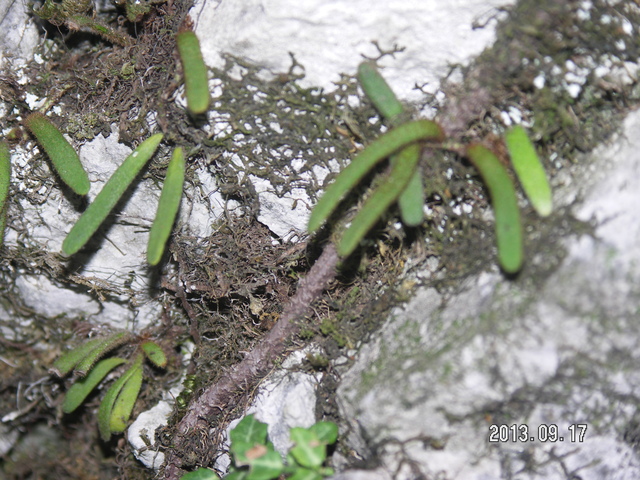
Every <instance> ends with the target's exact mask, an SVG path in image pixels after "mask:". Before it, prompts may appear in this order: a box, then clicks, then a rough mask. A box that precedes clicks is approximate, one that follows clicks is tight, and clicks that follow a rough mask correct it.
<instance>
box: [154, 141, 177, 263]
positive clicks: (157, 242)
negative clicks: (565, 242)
mask: <svg viewBox="0 0 640 480" xmlns="http://www.w3.org/2000/svg"><path fill="white" fill-rule="evenodd" d="M184 168H185V161H184V153H183V152H182V148H180V147H177V148H176V149H175V150H174V151H173V156H172V158H171V161H170V162H169V166H168V167H167V176H166V177H165V179H164V185H163V187H162V193H161V194H160V201H159V202H158V211H157V213H156V217H155V218H154V220H153V225H152V226H151V231H150V232H149V243H148V246H147V262H149V265H157V264H158V263H159V262H160V259H161V258H162V254H163V253H164V248H165V245H166V243H167V240H168V239H169V235H171V229H172V228H173V224H174V222H175V219H176V215H177V214H178V210H179V209H180V199H181V198H182V186H183V184H184Z"/></svg>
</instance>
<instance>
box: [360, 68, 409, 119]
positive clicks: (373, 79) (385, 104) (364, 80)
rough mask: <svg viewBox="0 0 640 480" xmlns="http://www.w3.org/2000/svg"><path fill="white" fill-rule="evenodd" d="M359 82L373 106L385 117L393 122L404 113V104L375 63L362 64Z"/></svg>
mask: <svg viewBox="0 0 640 480" xmlns="http://www.w3.org/2000/svg"><path fill="white" fill-rule="evenodd" d="M358 81H359V82H360V85H361V86H362V90H363V91H364V93H365V94H366V95H367V97H369V99H370V100H371V102H372V103H373V106H374V107H376V110H378V111H379V112H380V113H381V114H382V116H383V117H386V118H388V119H389V120H390V121H391V122H393V120H394V118H395V117H396V116H398V115H400V114H401V113H402V112H403V111H404V107H403V106H402V103H400V101H399V100H398V98H397V97H396V96H395V94H394V93H393V90H391V87H390V86H389V84H388V83H387V82H386V80H385V79H384V77H383V76H382V75H380V72H378V69H377V68H376V65H375V64H374V63H373V62H362V63H361V64H360V65H359V66H358Z"/></svg>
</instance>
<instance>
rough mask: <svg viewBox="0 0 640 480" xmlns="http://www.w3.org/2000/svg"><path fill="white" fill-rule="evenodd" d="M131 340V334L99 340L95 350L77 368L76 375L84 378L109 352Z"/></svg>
mask: <svg viewBox="0 0 640 480" xmlns="http://www.w3.org/2000/svg"><path fill="white" fill-rule="evenodd" d="M130 338H131V334H130V333H129V332H118V333H114V334H113V335H109V336H108V337H106V338H99V339H97V340H98V343H97V345H96V346H95V348H93V349H91V351H90V352H89V353H87V355H85V356H84V358H83V359H82V360H80V362H78V364H77V365H76V366H75V373H76V374H77V375H79V376H81V377H84V376H85V375H86V374H87V372H88V371H89V370H91V369H92V368H93V366H94V365H95V363H96V362H97V361H98V360H99V359H100V358H102V357H103V356H104V355H105V354H106V353H107V352H109V351H110V350H113V349H114V348H116V347H119V346H120V345H123V344H124V343H126V342H128V341H129V340H130Z"/></svg>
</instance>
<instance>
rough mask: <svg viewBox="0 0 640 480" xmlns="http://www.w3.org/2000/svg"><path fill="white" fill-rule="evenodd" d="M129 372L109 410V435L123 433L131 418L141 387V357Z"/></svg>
mask: <svg viewBox="0 0 640 480" xmlns="http://www.w3.org/2000/svg"><path fill="white" fill-rule="evenodd" d="M131 370H133V371H132V372H131V375H129V378H128V379H127V380H126V382H125V383H124V385H123V386H122V389H121V390H120V393H119V394H118V398H117V399H116V401H115V403H114V404H113V408H112V410H111V417H110V418H109V429H110V430H111V433H120V432H124V429H125V428H127V422H128V421H129V417H131V412H132V411H133V406H134V405H135V403H136V400H137V399H138V394H139V393H140V388H141V387H142V371H143V369H142V356H139V357H138V359H136V361H135V363H134V365H133V366H132V367H131Z"/></svg>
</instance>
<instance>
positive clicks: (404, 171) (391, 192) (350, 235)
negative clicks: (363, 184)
mask: <svg viewBox="0 0 640 480" xmlns="http://www.w3.org/2000/svg"><path fill="white" fill-rule="evenodd" d="M403 160H406V161H405V162H404V163H400V162H397V163H396V164H395V165H394V166H393V168H392V169H391V172H390V173H389V175H388V177H387V178H386V179H384V180H383V182H382V184H381V185H380V186H379V187H378V188H376V189H375V190H374V191H373V193H372V194H371V197H369V198H368V199H367V201H366V202H365V204H364V205H363V206H362V208H361V209H360V211H359V212H358V214H357V215H356V216H355V218H354V219H353V221H352V222H351V225H350V226H349V228H348V229H347V230H346V231H345V232H344V235H343V236H342V239H341V240H340V243H339V244H338V254H339V255H342V256H345V257H346V256H347V255H349V254H351V252H353V251H354V250H355V248H356V247H357V246H358V244H359V243H360V240H362V238H364V236H365V235H366V234H367V232H368V231H369V230H370V229H371V227H373V225H375V223H376V222H377V221H378V220H379V219H380V217H381V216H382V215H383V214H384V212H386V211H387V209H388V208H389V207H390V206H391V205H392V204H393V202H395V201H396V200H397V199H398V197H399V196H400V194H401V193H402V191H403V190H404V189H405V187H406V186H407V184H408V183H409V180H410V179H411V177H413V174H414V173H415V170H416V166H417V164H418V157H417V156H415V155H408V156H407V157H406V158H405V159H403Z"/></svg>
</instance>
